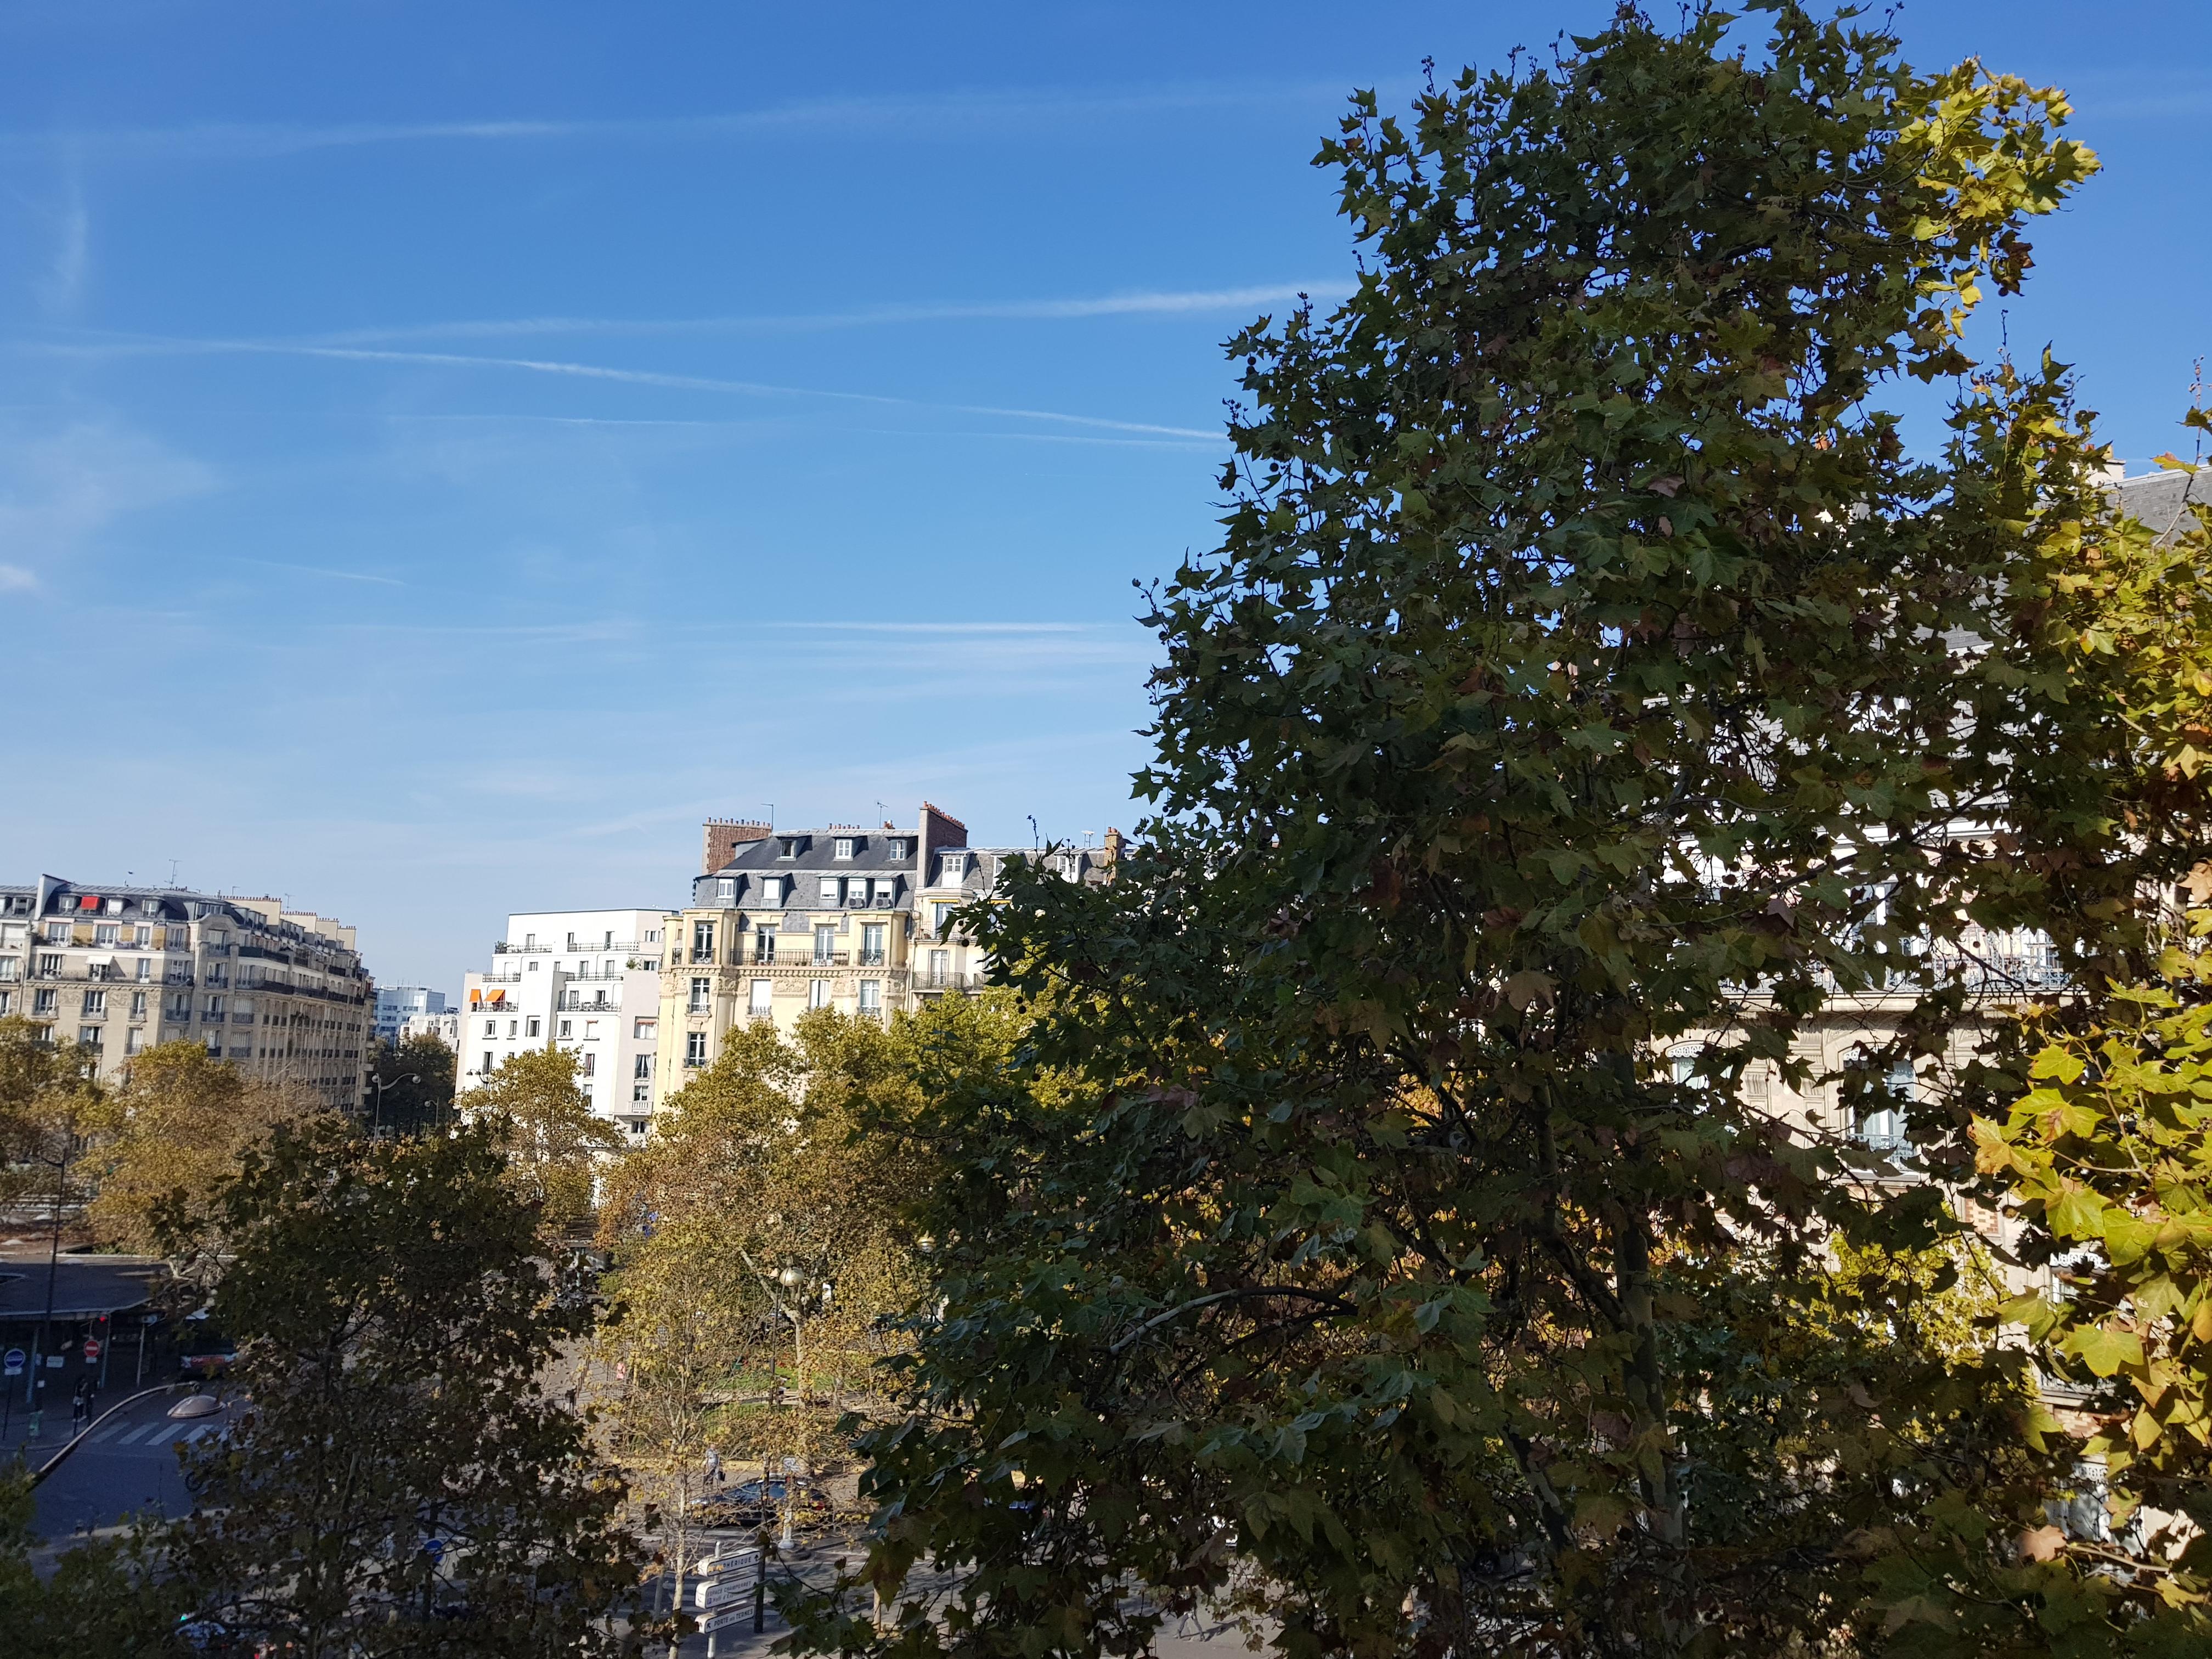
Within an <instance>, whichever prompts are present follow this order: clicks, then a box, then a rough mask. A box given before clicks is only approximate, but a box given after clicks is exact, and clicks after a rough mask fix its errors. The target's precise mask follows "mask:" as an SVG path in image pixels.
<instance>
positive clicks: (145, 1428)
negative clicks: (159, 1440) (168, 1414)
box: [116, 1423, 161, 1446]
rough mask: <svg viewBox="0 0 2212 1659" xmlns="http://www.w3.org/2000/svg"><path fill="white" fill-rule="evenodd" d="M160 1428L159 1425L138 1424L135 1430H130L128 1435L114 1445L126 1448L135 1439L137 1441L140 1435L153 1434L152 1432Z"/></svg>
mask: <svg viewBox="0 0 2212 1659" xmlns="http://www.w3.org/2000/svg"><path fill="white" fill-rule="evenodd" d="M160 1427H161V1425H160V1424H159V1423H142V1424H140V1425H138V1426H137V1428H135V1429H133V1430H131V1432H130V1433H128V1434H126V1435H125V1436H124V1437H122V1438H121V1439H120V1440H118V1441H117V1442H116V1444H117V1445H118V1446H127V1445H129V1444H130V1443H131V1442H132V1441H134V1440H136V1439H137V1437H139V1436H140V1435H142V1434H151V1433H153V1432H154V1431H155V1430H156V1429H158V1428H160Z"/></svg>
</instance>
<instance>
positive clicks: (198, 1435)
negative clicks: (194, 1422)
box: [185, 1423, 215, 1446]
mask: <svg viewBox="0 0 2212 1659" xmlns="http://www.w3.org/2000/svg"><path fill="white" fill-rule="evenodd" d="M214 1432H215V1425H214V1424H212V1423H203V1424H201V1425H199V1427H197V1429H194V1430H193V1431H191V1433H190V1434H188V1435H186V1436H185V1444H186V1445H187V1446H191V1445H197V1444H198V1443H199V1442H201V1441H203V1440H204V1439H206V1438H207V1437H208V1436H210V1435H211V1434H213V1433H214Z"/></svg>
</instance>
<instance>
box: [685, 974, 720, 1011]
mask: <svg viewBox="0 0 2212 1659" xmlns="http://www.w3.org/2000/svg"><path fill="white" fill-rule="evenodd" d="M687 1012H690V1013H695V1014H710V1013H712V1012H714V981H713V980H711V979H708V978H706V977H705V976H704V975H702V976H700V977H698V978H696V979H694V980H693V981H691V1004H690V1008H689V1009H688V1010H687Z"/></svg>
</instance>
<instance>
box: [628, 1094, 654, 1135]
mask: <svg viewBox="0 0 2212 1659" xmlns="http://www.w3.org/2000/svg"><path fill="white" fill-rule="evenodd" d="M629 1098H630V1104H632V1105H633V1106H646V1105H650V1104H651V1103H652V1101H653V1085H651V1084H650V1083H633V1084H631V1085H629ZM629 1132H630V1133H632V1134H634V1135H641V1134H643V1133H645V1121H644V1119H642V1118H640V1119H638V1120H637V1121H635V1122H634V1123H632V1124H631V1125H630V1126H629Z"/></svg>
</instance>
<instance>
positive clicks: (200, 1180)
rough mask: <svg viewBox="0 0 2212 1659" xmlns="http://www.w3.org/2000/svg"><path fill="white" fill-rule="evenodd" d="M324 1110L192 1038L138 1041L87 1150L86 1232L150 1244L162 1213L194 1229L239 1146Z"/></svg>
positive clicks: (113, 1241)
mask: <svg viewBox="0 0 2212 1659" xmlns="http://www.w3.org/2000/svg"><path fill="white" fill-rule="evenodd" d="M325 1110H326V1109H325V1107H324V1105H323V1104H322V1102H321V1101H320V1100H319V1098H318V1097H316V1096H315V1095H314V1094H313V1091H309V1090H307V1089H305V1088H303V1087H299V1086H296V1085H285V1084H283V1083H269V1082H264V1081H261V1080H258V1079H249V1078H246V1077H243V1076H241V1075H240V1073H239V1070H238V1068H237V1067H236V1066H233V1065H231V1064H230V1062H229V1061H228V1060H216V1059H212V1058H210V1055H209V1054H208V1051H207V1050H206V1049H205V1048H202V1047H201V1046H200V1045H199V1044H198V1043H197V1042H164V1043H161V1044H160V1045H159V1046H158V1047H155V1048H149V1049H148V1050H147V1051H146V1052H145V1053H144V1054H140V1055H138V1056H137V1058H135V1059H134V1060H131V1066H130V1069H129V1071H128V1073H126V1074H125V1077H124V1079H123V1082H122V1085H121V1087H120V1088H119V1089H118V1090H117V1091H116V1092H115V1100H114V1122H113V1125H112V1133H111V1134H110V1135H109V1137H108V1138H107V1139H106V1140H105V1141H104V1143H103V1144H102V1145H101V1146H100V1148H99V1150H98V1152H97V1153H96V1155H95V1157H94V1160H93V1162H94V1168H95V1169H96V1170H97V1179H98V1185H99V1191H98V1192H97V1194H95V1195H94V1198H93V1200H92V1202H91V1204H90V1206H89V1207H88V1220H89V1221H90V1223H91V1225H92V1228H93V1231H94V1234H95V1235H96V1236H97V1237H99V1239H100V1242H101V1243H104V1244H106V1245H109V1246H111V1247H112V1248H114V1249H125V1250H137V1251H150V1250H152V1249H155V1248H156V1246H157V1244H158V1243H159V1235H160V1231H161V1221H160V1217H161V1215H162V1214H163V1213H166V1214H167V1218H168V1222H169V1225H172V1226H173V1227H174V1226H181V1227H182V1228H183V1229H184V1231H187V1232H191V1233H192V1234H194V1235H197V1234H199V1233H201V1232H204V1229H205V1225H206V1223H207V1222H208V1221H209V1220H210V1217H211V1211H212V1207H213V1205H214V1203H215V1200H216V1194H218V1193H220V1192H221V1191H222V1188H224V1187H225V1186H226V1185H227V1184H228V1182H230V1181H232V1180H233V1179H234V1178H235V1177H236V1176H237V1175H238V1172H239V1169H240V1159H241V1158H242V1157H243V1155H244V1153H245V1152H246V1148H248V1147H249V1146H256V1145H258V1144H260V1143H261V1142H263V1141H264V1140H266V1139H268V1137H269V1136H270V1134H271V1133H274V1132H275V1131H276V1129H277V1128H278V1127H280V1126H282V1125H285V1124H299V1123H302V1122H305V1121H307V1120H308V1119H310V1118H313V1117H316V1116H319V1115H322V1114H323V1113H324V1112H325ZM210 1242H212V1241H210Z"/></svg>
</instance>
